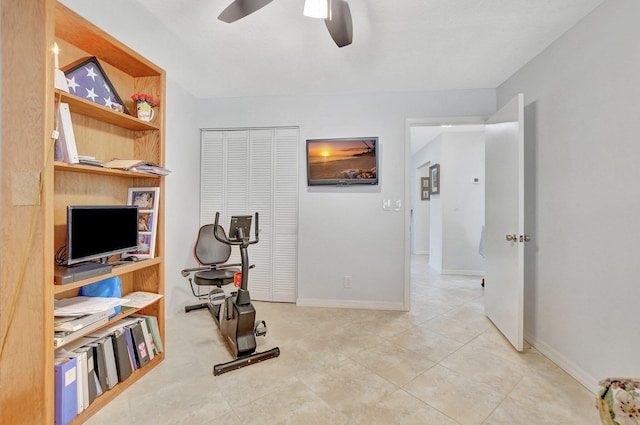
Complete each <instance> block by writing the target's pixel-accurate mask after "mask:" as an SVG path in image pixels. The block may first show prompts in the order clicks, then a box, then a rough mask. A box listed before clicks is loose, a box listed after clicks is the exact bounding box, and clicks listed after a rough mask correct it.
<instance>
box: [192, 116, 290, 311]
mask: <svg viewBox="0 0 640 425" xmlns="http://www.w3.org/2000/svg"><path fill="white" fill-rule="evenodd" d="M298 134H299V132H298V129H297V128H266V129H244V130H203V132H202V167H201V168H202V171H201V191H202V192H201V212H200V221H201V224H206V223H212V222H213V220H214V216H215V212H216V211H220V214H221V218H220V224H221V225H222V226H223V227H225V229H226V228H228V226H229V221H230V218H231V216H232V215H237V214H254V213H255V212H256V211H257V212H258V213H259V215H260V242H259V243H257V244H255V245H251V246H250V247H249V261H250V262H251V264H255V268H254V269H251V271H250V273H249V290H250V291H251V296H252V298H253V299H255V300H262V301H283V302H295V300H296V287H297V229H298V222H297V219H298V139H299V136H298ZM252 237H253V236H252ZM232 261H234V262H235V261H239V255H238V253H237V250H234V254H233V257H232Z"/></svg>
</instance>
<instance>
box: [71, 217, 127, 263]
mask: <svg viewBox="0 0 640 425" xmlns="http://www.w3.org/2000/svg"><path fill="white" fill-rule="evenodd" d="M137 247H138V207H136V206H131V205H108V206H68V207H67V254H68V261H67V263H68V264H75V263H79V262H81V261H88V260H93V259H97V258H104V257H109V256H111V255H114V254H120V253H124V252H128V251H135V250H136V249H137Z"/></svg>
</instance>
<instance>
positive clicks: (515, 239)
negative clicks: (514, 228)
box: [506, 234, 518, 242]
mask: <svg viewBox="0 0 640 425" xmlns="http://www.w3.org/2000/svg"><path fill="white" fill-rule="evenodd" d="M506 238H507V241H508V242H518V237H517V236H516V235H515V234H513V235H507V236H506Z"/></svg>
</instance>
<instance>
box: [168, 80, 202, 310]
mask: <svg viewBox="0 0 640 425" xmlns="http://www.w3.org/2000/svg"><path fill="white" fill-rule="evenodd" d="M195 111H196V100H195V99H194V97H193V96H191V95H190V94H188V93H186V92H185V91H184V90H182V89H181V88H180V87H179V86H178V85H177V83H176V82H175V81H173V80H170V79H168V80H167V122H166V166H167V168H169V169H170V170H171V171H172V172H171V174H170V175H169V176H168V177H166V178H165V182H166V190H165V192H166V200H165V214H166V222H165V253H166V254H165V312H166V314H167V315H169V316H171V315H173V314H176V313H179V312H183V311H184V306H185V305H187V304H194V298H193V295H192V294H191V289H189V284H188V282H187V280H186V279H185V278H183V277H182V276H181V275H180V270H182V269H184V268H186V267H195V266H197V263H196V261H195V259H194V257H193V245H194V243H195V240H196V236H197V234H198V228H199V227H200V226H199V223H200V222H199V217H200V129H199V128H198V126H197V124H196V122H195V121H196V119H195V118H196V117H195V115H196V114H195Z"/></svg>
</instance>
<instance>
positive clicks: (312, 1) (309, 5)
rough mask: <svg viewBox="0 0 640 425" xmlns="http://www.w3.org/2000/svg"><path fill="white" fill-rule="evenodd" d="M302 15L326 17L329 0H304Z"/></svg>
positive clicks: (327, 15)
mask: <svg viewBox="0 0 640 425" xmlns="http://www.w3.org/2000/svg"><path fill="white" fill-rule="evenodd" d="M302 13H303V14H304V16H308V17H310V18H319V19H327V18H328V17H329V0H305V2H304V11H303V12H302Z"/></svg>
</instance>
